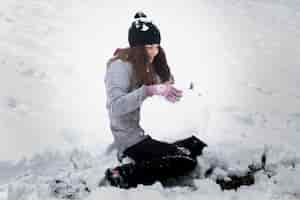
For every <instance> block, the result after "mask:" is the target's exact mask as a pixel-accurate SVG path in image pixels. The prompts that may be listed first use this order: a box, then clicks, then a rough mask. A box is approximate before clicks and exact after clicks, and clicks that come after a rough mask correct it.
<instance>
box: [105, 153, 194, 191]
mask: <svg viewBox="0 0 300 200" xmlns="http://www.w3.org/2000/svg"><path fill="white" fill-rule="evenodd" d="M196 165H197V161H196V160H195V159H193V158H190V157H189V156H186V155H180V154H178V155H170V156H164V157H161V158H155V159H152V160H148V161H143V162H140V163H130V164H124V165H121V166H118V167H116V168H114V169H108V170H107V171H106V178H107V180H108V181H109V183H110V184H111V185H112V186H116V187H121V188H130V187H136V186H137V185H138V184H143V185H151V184H153V183H154V182H156V181H164V180H167V179H169V178H177V177H180V176H184V175H187V174H188V173H190V172H191V171H192V170H193V169H194V168H195V167H196Z"/></svg>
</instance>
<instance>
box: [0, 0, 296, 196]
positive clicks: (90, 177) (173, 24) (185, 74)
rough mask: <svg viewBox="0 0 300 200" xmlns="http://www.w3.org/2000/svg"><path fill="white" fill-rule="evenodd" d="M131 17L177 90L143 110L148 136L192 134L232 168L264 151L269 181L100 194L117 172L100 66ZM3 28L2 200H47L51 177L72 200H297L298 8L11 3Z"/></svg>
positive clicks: (47, 0)
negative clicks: (150, 27)
mask: <svg viewBox="0 0 300 200" xmlns="http://www.w3.org/2000/svg"><path fill="white" fill-rule="evenodd" d="M140 9H143V10H144V11H145V12H146V13H148V15H149V16H151V17H153V19H154V21H155V22H157V23H158V25H159V27H160V29H161V32H162V46H163V47H164V48H165V49H166V52H167V56H168V60H169V63H170V65H171V67H172V68H171V70H172V71H173V73H174V75H175V79H176V85H177V86H178V87H180V88H181V89H183V90H184V97H183V98H182V100H181V101H180V102H178V103H176V104H169V103H167V102H166V101H164V100H163V99H162V98H159V97H157V98H156V97H154V98H151V99H147V100H146V101H145V102H144V105H143V108H142V125H143V127H144V128H145V130H146V132H147V133H149V134H150V135H152V136H153V137H155V138H158V139H162V140H166V141H174V140H176V139H181V138H183V137H185V136H189V135H192V134H194V135H197V136H198V137H199V138H201V139H203V140H204V141H205V142H206V143H208V144H209V147H208V149H207V152H213V154H214V155H216V157H217V158H218V159H219V161H222V162H224V163H227V164H228V166H230V167H232V168H238V169H244V168H245V167H246V166H247V165H248V164H249V163H252V162H258V161H259V159H260V156H261V154H262V152H264V151H265V150H267V167H268V168H269V169H272V171H274V172H275V174H273V176H272V177H271V178H268V177H267V175H266V174H264V173H258V174H257V175H256V184H255V185H253V186H250V187H242V188H240V189H239V190H238V191H225V192H223V191H221V190H220V188H219V186H218V185H217V184H215V183H214V182H213V181H212V180H210V179H200V180H196V183H195V184H196V186H197V187H198V190H196V191H191V190H190V189H189V188H179V187H178V188H176V187H175V188H169V189H163V188H162V186H161V185H160V184H158V183H157V184H155V185H153V186H139V187H138V188H136V189H132V190H120V189H117V188H98V187H97V183H98V181H99V180H100V178H101V177H102V175H103V172H104V170H105V169H106V168H107V167H111V166H114V165H116V164H117V161H116V158H115V155H114V154H111V155H104V151H105V149H106V147H107V146H108V145H109V144H110V142H111V141H112V136H111V134H110V130H109V124H108V119H107V113H106V110H105V91H104V82H103V77H104V72H105V62H106V60H107V59H108V58H109V57H110V56H111V55H112V53H113V51H114V49H115V48H117V47H123V46H126V45H127V30H128V27H129V24H130V22H131V21H132V17H133V14H134V13H135V12H136V11H137V10H140ZM0 27H1V29H0V52H1V53H0V81H1V84H0V133H1V140H0V200H2V199H3V200H4V199H9V200H16V199H43V200H44V199H45V200H46V199H56V197H54V196H53V195H52V194H51V192H50V190H49V188H50V186H51V184H52V183H53V180H54V179H55V178H61V179H63V180H66V181H69V184H70V185H73V186H74V188H75V189H76V188H77V189H78V188H79V190H80V192H78V198H80V199H99V198H105V199H114V200H115V199H140V198H143V199H147V198H148V199H200V198H201V199H221V198H222V199H254V198H256V199H257V198H258V199H300V187H299V185H300V153H299V150H300V147H299V145H298V144H299V143H300V76H299V74H300V67H299V66H300V57H299V55H300V47H299V45H298V44H300V2H299V1H297V0H278V1H270V0H260V1H257V0H242V1H236V0H228V1H226V2H225V1H221V0H213V1H211V0H201V1H197V2H196V1H190V2H179V1H178V2H177V1H164V2H158V1H157V2H156V3H153V2H146V3H145V2H144V3H143V2H140V1H135V2H134V1H132V2H126V1H122V2H117V1H116V2H114V1H97V0H87V1H85V2H82V1H79V0H74V1H70V0H43V1H34V0H26V1H25V0H11V1H2V2H1V6H0ZM190 82H193V83H194V86H195V87H194V90H189V89H188V87H189V84H190ZM83 181H84V182H86V183H85V184H83ZM83 185H84V186H88V187H89V188H90V189H91V192H90V193H89V192H86V191H85V190H84V188H83ZM74 188H71V189H70V190H72V189H74Z"/></svg>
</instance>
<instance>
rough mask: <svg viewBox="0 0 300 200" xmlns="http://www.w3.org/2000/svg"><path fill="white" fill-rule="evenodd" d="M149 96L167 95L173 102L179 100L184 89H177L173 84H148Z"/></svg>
mask: <svg viewBox="0 0 300 200" xmlns="http://www.w3.org/2000/svg"><path fill="white" fill-rule="evenodd" d="M146 92H147V95H148V96H153V95H160V96H164V97H166V99H167V100H168V101H171V102H172V103H174V102H176V101H179V99H180V97H182V91H181V90H178V89H176V88H175V87H173V86H172V85H171V84H154V85H148V86H146Z"/></svg>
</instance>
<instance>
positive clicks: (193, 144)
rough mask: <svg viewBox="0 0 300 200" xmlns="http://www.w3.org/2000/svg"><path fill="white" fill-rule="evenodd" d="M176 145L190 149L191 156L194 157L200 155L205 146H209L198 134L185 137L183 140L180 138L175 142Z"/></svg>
mask: <svg viewBox="0 0 300 200" xmlns="http://www.w3.org/2000/svg"><path fill="white" fill-rule="evenodd" d="M173 144H174V145H176V146H179V147H184V148H186V149H188V150H189V151H190V156H191V157H192V158H196V157H197V156H200V155H201V154H202V151H203V149H204V147H207V144H206V143H204V142H203V141H201V140H200V139H199V138H197V137H196V136H194V135H193V136H191V137H188V138H185V139H183V140H178V141H176V142H174V143H173Z"/></svg>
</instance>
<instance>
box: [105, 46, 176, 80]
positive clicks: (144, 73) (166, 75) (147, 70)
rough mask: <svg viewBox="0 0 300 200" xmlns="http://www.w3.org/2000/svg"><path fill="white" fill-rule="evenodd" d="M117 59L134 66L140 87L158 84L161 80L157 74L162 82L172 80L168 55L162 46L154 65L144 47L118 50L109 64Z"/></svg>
mask: <svg viewBox="0 0 300 200" xmlns="http://www.w3.org/2000/svg"><path fill="white" fill-rule="evenodd" d="M117 59H121V60H122V61H125V62H129V63H131V64H132V65H133V68H134V70H135V75H136V79H137V80H138V83H139V84H140V85H142V84H145V85H151V84H156V83H158V82H159V80H157V78H156V76H155V74H157V75H158V76H159V78H160V80H161V82H165V81H168V80H171V79H172V77H171V72H170V68H169V65H168V63H167V58H166V54H165V52H164V50H163V48H162V47H160V46H159V52H158V54H157V55H156V56H155V58H154V60H153V62H152V63H150V61H149V57H148V55H147V52H146V49H145V47H144V46H137V47H129V48H124V49H117V50H116V51H115V53H114V57H113V58H111V59H110V60H109V63H111V62H113V61H114V60H117Z"/></svg>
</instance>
